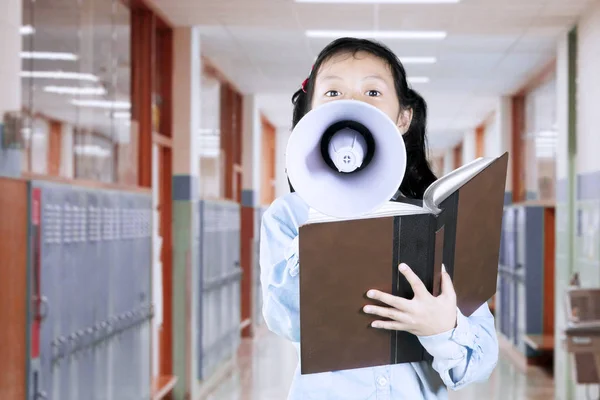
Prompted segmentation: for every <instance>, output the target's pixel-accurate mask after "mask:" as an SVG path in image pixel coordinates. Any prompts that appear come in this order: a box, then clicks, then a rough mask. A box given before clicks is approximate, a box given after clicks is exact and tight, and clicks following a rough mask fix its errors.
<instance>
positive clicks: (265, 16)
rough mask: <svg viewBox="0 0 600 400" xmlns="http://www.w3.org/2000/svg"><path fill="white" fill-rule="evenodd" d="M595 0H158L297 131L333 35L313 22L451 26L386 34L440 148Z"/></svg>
mask: <svg viewBox="0 0 600 400" xmlns="http://www.w3.org/2000/svg"><path fill="white" fill-rule="evenodd" d="M593 1H595V0H502V1H500V0H462V1H461V2H460V3H458V4H443V5H432V4H429V5H406V4H404V5H402V4H380V5H377V6H374V5H373V4H310V3H295V2H294V0H218V1H206V0H205V1H199V0H152V2H153V3H154V5H155V7H156V9H157V10H158V11H159V12H160V13H161V14H162V15H163V16H164V17H165V18H166V19H167V20H168V21H169V22H170V23H172V24H173V25H175V26H194V25H197V26H200V27H201V32H202V35H203V41H202V44H201V46H202V52H203V54H204V55H206V56H207V57H208V58H210V59H211V60H212V61H213V62H214V63H215V64H216V65H217V67H218V68H220V69H221V71H222V72H223V73H224V74H225V75H226V76H228V78H229V79H231V80H232V81H233V82H234V83H235V84H236V85H237V86H238V87H239V88H240V90H242V91H243V92H244V93H254V94H257V95H258V97H259V101H260V104H261V108H262V109H263V112H264V113H265V114H266V115H267V117H268V118H269V119H270V120H271V121H272V122H273V123H274V124H275V125H277V126H278V127H281V128H289V125H290V123H289V121H290V119H291V104H290V98H291V95H292V93H293V92H294V91H295V90H296V89H297V88H298V87H299V85H300V83H301V82H302V81H303V79H304V78H305V76H306V75H307V73H308V72H309V70H310V67H311V65H312V62H313V60H314V58H315V57H316V55H317V54H318V52H319V50H320V49H321V48H323V47H324V46H325V45H326V44H327V43H328V42H329V41H330V40H329V39H313V38H310V39H309V38H307V37H306V36H305V34H304V32H305V30H307V29H318V30H323V29H331V30H348V29H352V30H372V29H374V28H376V27H378V29H380V30H444V31H447V32H448V36H447V38H446V39H444V40H441V41H417V40H385V41H384V43H386V44H387V45H388V46H390V47H391V48H392V50H394V51H395V52H396V53H397V54H398V56H400V57H408V56H434V57H437V59H438V62H437V63H436V64H430V65H412V64H410V65H406V69H407V71H408V74H409V76H427V77H429V78H430V82H429V83H426V84H417V83H415V84H413V87H414V88H415V89H416V90H417V91H419V92H421V93H422V94H423V95H424V97H425V99H426V100H427V102H428V105H429V110H430V120H429V135H430V137H429V142H430V146H431V147H432V148H438V149H439V148H443V147H447V146H449V145H452V144H453V143H454V142H456V141H457V140H458V139H459V138H460V137H461V136H462V134H463V133H464V132H465V131H466V130H469V129H473V128H474V127H475V126H476V125H478V124H479V123H481V121H482V120H484V119H485V118H486V116H488V115H489V114H490V112H492V110H493V109H494V106H495V104H496V99H497V97H498V96H499V95H502V94H510V93H512V92H514V91H515V90H517V89H518V88H519V87H520V86H521V85H522V84H523V83H524V82H526V81H527V80H528V79H529V77H530V76H531V75H533V74H535V73H536V71H537V70H539V69H540V68H542V67H543V66H544V65H545V64H547V63H548V62H550V61H551V60H552V58H553V56H554V52H555V43H556V39H557V37H558V36H559V35H560V34H561V33H563V32H564V31H565V30H566V29H568V28H569V27H570V26H571V25H572V24H573V23H574V22H575V20H576V19H577V16H578V15H580V14H581V13H582V12H583V11H584V10H585V9H586V7H588V6H589V4H590V3H592V2H593Z"/></svg>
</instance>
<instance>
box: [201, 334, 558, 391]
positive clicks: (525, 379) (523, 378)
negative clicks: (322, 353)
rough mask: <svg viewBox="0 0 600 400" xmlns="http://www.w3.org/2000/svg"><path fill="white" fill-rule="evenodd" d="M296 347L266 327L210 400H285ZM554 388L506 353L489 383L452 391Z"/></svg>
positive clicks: (244, 346) (243, 350)
mask: <svg viewBox="0 0 600 400" xmlns="http://www.w3.org/2000/svg"><path fill="white" fill-rule="evenodd" d="M297 360H298V358H297V356H296V352H295V350H294V348H293V346H292V345H291V344H289V343H287V342H286V341H285V340H282V339H280V338H278V337H277V336H275V335H274V334H272V333H270V332H268V331H267V330H266V329H265V328H264V327H263V328H261V329H260V330H259V332H258V333H257V335H256V338H255V339H254V340H244V341H243V342H242V345H241V346H240V350H239V352H238V359H237V360H236V363H235V365H236V366H235V368H234V370H233V371H232V373H231V374H230V375H229V376H228V377H227V378H226V379H225V380H223V381H222V382H221V383H220V384H219V385H218V387H217V389H216V390H215V391H213V392H212V393H211V394H209V395H208V397H207V398H206V400H285V399H286V396H287V391H288V388H289V386H290V384H291V379H292V376H293V374H294V370H295V368H296V363H297ZM553 398H554V385H553V382H552V379H551V378H550V377H549V376H548V375H547V373H546V372H544V371H542V370H540V369H538V368H535V367H531V368H529V369H528V370H527V372H523V371H521V370H520V369H518V368H517V367H515V366H514V365H513V364H512V363H511V362H510V360H509V359H508V357H507V356H506V355H504V354H502V352H501V353H500V360H499V362H498V366H497V367H496V369H495V371H494V373H493V374H492V376H491V377H490V379H489V380H488V381H487V382H484V383H479V384H472V385H470V386H469V387H467V388H464V389H462V390H459V391H457V392H451V393H450V396H449V400H481V399H486V400H507V399H510V400H549V399H553Z"/></svg>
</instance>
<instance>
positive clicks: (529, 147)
mask: <svg viewBox="0 0 600 400" xmlns="http://www.w3.org/2000/svg"><path fill="white" fill-rule="evenodd" d="M525 118H526V119H525V135H524V141H525V151H524V152H523V164H522V165H524V167H525V188H526V191H527V192H526V199H527V200H545V201H554V199H555V187H554V181H555V177H556V172H555V169H556V144H557V130H556V81H555V80H554V79H552V80H550V81H549V82H547V83H545V84H544V85H542V86H540V87H539V88H537V89H536V90H535V91H533V92H532V93H530V94H529V95H527V98H526V102H525Z"/></svg>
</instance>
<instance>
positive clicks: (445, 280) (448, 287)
mask: <svg viewBox="0 0 600 400" xmlns="http://www.w3.org/2000/svg"><path fill="white" fill-rule="evenodd" d="M441 292H442V294H443V295H444V296H453V297H454V296H456V292H455V291H454V285H453V284H452V278H450V274H448V271H446V266H445V265H444V264H442V285H441Z"/></svg>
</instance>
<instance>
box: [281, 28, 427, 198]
mask: <svg viewBox="0 0 600 400" xmlns="http://www.w3.org/2000/svg"><path fill="white" fill-rule="evenodd" d="M361 51H362V52H367V53H370V54H373V55H374V56H376V57H379V58H381V59H382V60H384V61H385V62H387V64H388V65H389V66H390V68H391V70H392V75H393V77H394V83H395V86H396V93H397V95H398V100H399V102H400V107H403V108H410V109H412V111H413V117H412V121H411V124H410V127H409V129H408V131H407V132H406V133H405V134H404V135H403V138H404V142H405V145H406V152H407V166H406V172H405V175H404V179H403V181H402V184H401V185H400V188H399V189H400V191H401V192H402V194H404V195H405V196H407V197H412V198H416V199H421V198H423V193H424V192H425V189H427V187H428V186H429V185H430V184H431V183H432V182H433V181H435V180H436V177H435V175H434V174H433V172H432V171H431V168H430V166H429V162H428V161H427V154H426V149H427V144H426V134H425V130H426V126H427V105H426V103H425V100H423V98H422V97H421V95H419V94H418V93H417V92H416V91H414V90H413V89H411V88H409V87H408V82H407V80H406V72H405V70H404V66H403V65H402V63H401V62H400V60H399V59H398V57H397V56H396V55H395V54H394V53H393V52H392V51H391V50H390V49H389V48H387V47H386V46H385V45H383V44H380V43H377V42H374V41H371V40H366V39H356V38H341V39H337V40H335V41H333V42H331V43H330V44H329V45H328V46H327V47H325V48H324V49H323V50H322V51H321V53H320V54H319V56H318V57H317V59H316V61H315V63H314V66H313V70H312V72H311V74H310V76H309V77H308V79H307V81H306V83H305V85H304V88H303V89H304V90H306V92H304V90H303V89H299V90H298V91H297V92H296V93H294V95H293V96H292V103H293V104H294V113H293V117H292V129H293V128H294V127H295V126H296V124H297V123H298V121H300V119H302V117H304V115H306V113H308V112H309V111H310V104H311V102H312V95H313V89H314V84H315V77H316V75H317V74H316V72H317V71H319V68H320V67H321V65H322V64H323V63H324V62H326V61H328V60H329V59H331V58H332V57H334V56H336V55H340V54H352V55H356V53H358V52H361ZM290 190H291V191H292V192H293V191H294V188H293V187H292V185H291V184H290Z"/></svg>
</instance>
